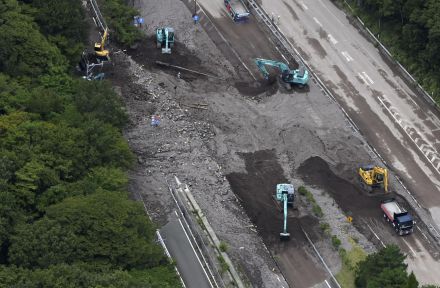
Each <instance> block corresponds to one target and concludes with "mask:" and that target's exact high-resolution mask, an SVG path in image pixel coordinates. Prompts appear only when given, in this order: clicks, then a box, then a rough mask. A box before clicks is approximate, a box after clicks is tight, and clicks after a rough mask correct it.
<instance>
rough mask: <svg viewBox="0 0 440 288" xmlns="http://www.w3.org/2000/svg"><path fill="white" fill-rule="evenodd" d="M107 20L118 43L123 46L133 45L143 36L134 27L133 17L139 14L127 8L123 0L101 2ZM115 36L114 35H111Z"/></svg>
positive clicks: (103, 0) (100, 0)
mask: <svg viewBox="0 0 440 288" xmlns="http://www.w3.org/2000/svg"><path fill="white" fill-rule="evenodd" d="M98 2H99V3H101V7H102V10H103V13H104V15H105V19H106V20H107V22H108V24H109V26H110V28H111V33H114V36H115V37H114V39H115V40H116V42H118V43H120V44H122V45H132V44H133V43H134V42H135V41H137V40H139V39H140V37H141V34H140V32H139V30H138V29H137V28H136V27H134V26H133V24H132V23H133V16H135V15H138V14H139V13H138V12H137V11H136V10H135V9H133V8H131V7H129V6H127V5H126V4H125V3H124V2H125V1H123V0H99V1H98ZM111 35H113V34H111Z"/></svg>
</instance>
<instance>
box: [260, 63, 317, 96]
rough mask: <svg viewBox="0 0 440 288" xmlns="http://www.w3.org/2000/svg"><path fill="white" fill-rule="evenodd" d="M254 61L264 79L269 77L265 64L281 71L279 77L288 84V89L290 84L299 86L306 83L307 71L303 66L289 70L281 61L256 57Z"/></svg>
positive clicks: (307, 79) (307, 78)
mask: <svg viewBox="0 0 440 288" xmlns="http://www.w3.org/2000/svg"><path fill="white" fill-rule="evenodd" d="M255 63H256V64H257V66H258V69H259V70H260V72H261V73H262V74H263V76H264V78H265V79H269V72H268V71H267V70H266V67H265V66H266V65H267V66H271V67H275V68H277V69H279V70H280V71H281V79H282V80H283V82H284V83H286V84H288V87H286V88H287V89H290V88H291V86H292V85H294V84H296V85H298V86H299V87H300V88H302V87H304V86H305V85H307V83H308V81H309V71H307V69H305V68H304V67H300V68H299V69H295V70H291V69H290V68H289V66H287V64H284V63H283V62H278V61H274V60H267V59H261V58H257V59H255Z"/></svg>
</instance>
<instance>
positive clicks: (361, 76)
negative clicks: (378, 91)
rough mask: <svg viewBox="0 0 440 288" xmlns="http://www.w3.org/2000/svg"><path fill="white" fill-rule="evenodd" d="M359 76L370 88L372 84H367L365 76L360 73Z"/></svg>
mask: <svg viewBox="0 0 440 288" xmlns="http://www.w3.org/2000/svg"><path fill="white" fill-rule="evenodd" d="M358 76H359V77H360V78H361V79H362V81H363V82H364V83H365V84H367V85H368V86H370V84H369V83H368V82H367V79H365V77H364V75H363V74H362V73H360V72H359V73H358Z"/></svg>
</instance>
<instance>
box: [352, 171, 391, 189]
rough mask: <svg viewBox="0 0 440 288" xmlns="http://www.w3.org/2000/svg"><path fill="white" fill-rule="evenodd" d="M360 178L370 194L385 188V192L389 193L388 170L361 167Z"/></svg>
mask: <svg viewBox="0 0 440 288" xmlns="http://www.w3.org/2000/svg"><path fill="white" fill-rule="evenodd" d="M359 176H360V178H361V182H362V184H363V185H364V186H365V188H366V189H367V190H368V191H369V192H372V191H373V189H375V188H383V189H384V190H385V192H388V170H387V169H386V168H382V167H377V166H373V165H367V166H364V167H360V168H359Z"/></svg>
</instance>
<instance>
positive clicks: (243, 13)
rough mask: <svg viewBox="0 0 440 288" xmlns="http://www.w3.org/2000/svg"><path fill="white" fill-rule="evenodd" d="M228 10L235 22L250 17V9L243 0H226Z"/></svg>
mask: <svg viewBox="0 0 440 288" xmlns="http://www.w3.org/2000/svg"><path fill="white" fill-rule="evenodd" d="M224 1H225V6H226V10H228V13H229V15H231V17H232V19H233V20H234V21H235V22H239V21H245V20H247V19H249V15H250V13H249V10H248V9H247V7H246V5H245V4H244V3H243V1H242V0H224Z"/></svg>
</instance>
